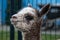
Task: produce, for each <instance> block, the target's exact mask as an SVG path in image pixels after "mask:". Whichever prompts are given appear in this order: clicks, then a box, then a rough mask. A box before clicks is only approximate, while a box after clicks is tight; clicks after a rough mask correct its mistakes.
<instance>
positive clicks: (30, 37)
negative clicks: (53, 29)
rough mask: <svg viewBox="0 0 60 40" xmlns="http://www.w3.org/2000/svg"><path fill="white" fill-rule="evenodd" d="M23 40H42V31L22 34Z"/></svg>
mask: <svg viewBox="0 0 60 40" xmlns="http://www.w3.org/2000/svg"><path fill="white" fill-rule="evenodd" d="M22 37H23V40H40V29H39V30H38V29H36V30H31V31H30V32H22Z"/></svg>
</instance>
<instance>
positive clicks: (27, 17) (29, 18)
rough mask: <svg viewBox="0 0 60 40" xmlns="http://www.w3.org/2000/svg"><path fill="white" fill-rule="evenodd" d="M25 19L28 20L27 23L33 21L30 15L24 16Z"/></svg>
mask: <svg viewBox="0 0 60 40" xmlns="http://www.w3.org/2000/svg"><path fill="white" fill-rule="evenodd" d="M25 18H26V20H28V21H30V20H33V19H34V18H33V16H31V15H26V16H25Z"/></svg>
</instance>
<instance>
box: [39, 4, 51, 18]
mask: <svg viewBox="0 0 60 40" xmlns="http://www.w3.org/2000/svg"><path fill="white" fill-rule="evenodd" d="M50 8H51V6H50V4H47V5H45V6H43V7H42V8H41V10H40V11H39V16H40V17H41V16H43V15H45V14H47V13H48V11H49V10H50Z"/></svg>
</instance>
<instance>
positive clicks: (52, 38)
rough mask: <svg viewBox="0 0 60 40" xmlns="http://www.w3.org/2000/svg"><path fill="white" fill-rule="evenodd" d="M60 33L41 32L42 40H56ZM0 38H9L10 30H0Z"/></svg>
mask: <svg viewBox="0 0 60 40" xmlns="http://www.w3.org/2000/svg"><path fill="white" fill-rule="evenodd" d="M14 37H15V40H18V34H17V32H15V36H14ZM57 39H60V35H50V34H42V40H57ZM0 40H10V32H5V31H0Z"/></svg>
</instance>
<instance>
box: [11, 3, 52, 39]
mask: <svg viewBox="0 0 60 40" xmlns="http://www.w3.org/2000/svg"><path fill="white" fill-rule="evenodd" d="M50 8H51V6H50V4H47V5H45V6H44V7H42V8H41V10H40V11H38V10H36V9H35V8H32V6H28V7H25V8H23V9H21V10H20V11H19V12H18V13H17V14H14V15H12V17H11V19H10V20H11V24H12V25H13V26H14V27H15V28H17V29H18V30H19V31H21V32H22V39H23V40H41V34H40V31H41V30H40V29H41V25H42V20H43V19H42V16H43V15H45V14H47V12H48V11H49V9H50Z"/></svg>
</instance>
